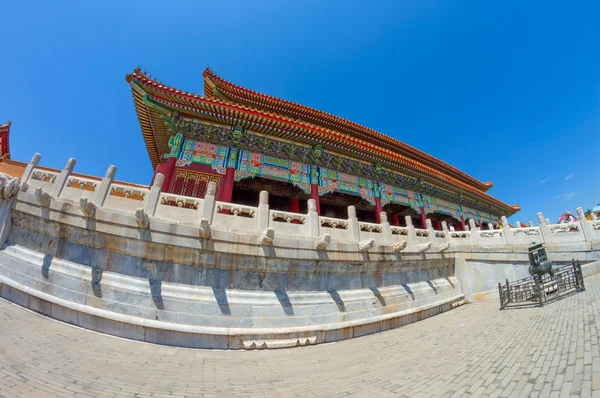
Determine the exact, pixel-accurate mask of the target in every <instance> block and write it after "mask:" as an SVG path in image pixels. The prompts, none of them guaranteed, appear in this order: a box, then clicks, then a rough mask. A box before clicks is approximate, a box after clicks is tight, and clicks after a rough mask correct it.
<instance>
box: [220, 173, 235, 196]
mask: <svg viewBox="0 0 600 398" xmlns="http://www.w3.org/2000/svg"><path fill="white" fill-rule="evenodd" d="M234 176H235V169H234V168H231V167H228V168H226V169H225V177H223V179H222V180H221V190H220V192H219V199H218V200H219V201H221V202H227V203H231V197H232V196H233V177H234Z"/></svg>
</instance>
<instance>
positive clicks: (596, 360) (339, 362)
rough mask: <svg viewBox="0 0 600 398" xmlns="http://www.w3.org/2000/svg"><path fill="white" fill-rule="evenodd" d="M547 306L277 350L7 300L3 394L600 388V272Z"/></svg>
mask: <svg viewBox="0 0 600 398" xmlns="http://www.w3.org/2000/svg"><path fill="white" fill-rule="evenodd" d="M587 288H588V290H587V291H586V292H585V293H582V294H577V295H574V296H571V297H568V298H566V299H563V300H561V301H558V302H556V303H553V304H551V305H547V306H546V307H544V308H541V309H538V308H532V309H521V310H510V311H499V310H498V306H497V304H498V303H497V302H496V301H490V302H485V303H477V304H470V305H466V306H463V307H461V308H458V309H456V310H453V311H450V312H448V313H445V314H442V315H438V316H436V317H433V318H430V319H427V320H424V321H422V322H418V323H415V324H412V325H409V326H405V327H403V328H400V329H396V330H392V331H387V332H384V333H379V334H376V335H371V336H367V337H363V338H359V339H354V340H348V341H344V342H339V343H333V344H326V345H319V346H314V347H306V348H297V349H290V350H276V351H251V352H248V351H208V350H193V349H181V348H173V347H165V346H159V345H153V344H146V343H140V342H135V341H128V340H124V339H120V338H115V337H111V336H107V335H102V334H99V333H95V332H91V331H87V330H84V329H80V328H77V327H73V326H69V325H66V324H63V323H60V322H56V321H53V320H51V319H49V318H45V317H42V316H39V315H37V314H35V313H32V312H30V311H27V310H25V309H23V308H21V307H18V306H16V305H13V304H11V303H8V302H6V301H0V396H6V397H18V396H22V397H37V396H48V397H58V396H69V397H71V396H75V397H80V396H81V397H87V396H90V397H113V396H119V397H120V396H137V397H155V396H156V397H167V396H169V397H172V396H191V397H198V396H224V397H225V396H233V395H236V396H238V395H239V396H252V397H258V396H269V397H272V396H282V397H292V396H320V397H328V396H366V397H376V396H415V397H416V396H421V397H432V396H448V397H451V396H452V397H463V396H468V395H472V396H477V397H480V396H502V397H507V396H510V397H512V396H515V397H520V396H532V397H534V396H543V397H546V396H550V397H552V396H556V397H559V396H560V397H569V396H598V397H600V350H599V345H598V331H599V329H600V315H599V310H600V304H599V302H600V301H599V299H600V278H598V277H592V278H589V279H588V280H587Z"/></svg>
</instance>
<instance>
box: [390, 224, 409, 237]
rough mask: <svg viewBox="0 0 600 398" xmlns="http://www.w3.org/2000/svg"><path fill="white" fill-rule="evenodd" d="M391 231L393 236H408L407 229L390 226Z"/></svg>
mask: <svg viewBox="0 0 600 398" xmlns="http://www.w3.org/2000/svg"><path fill="white" fill-rule="evenodd" d="M390 229H391V230H392V234H394V235H408V228H407V227H398V226H395V225H393V226H390Z"/></svg>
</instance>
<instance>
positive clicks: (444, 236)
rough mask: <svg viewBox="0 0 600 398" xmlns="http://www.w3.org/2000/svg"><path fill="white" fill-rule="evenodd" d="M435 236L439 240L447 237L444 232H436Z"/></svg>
mask: <svg viewBox="0 0 600 398" xmlns="http://www.w3.org/2000/svg"><path fill="white" fill-rule="evenodd" d="M433 236H435V237H436V238H439V239H445V238H446V236H447V235H446V232H444V231H434V233H433Z"/></svg>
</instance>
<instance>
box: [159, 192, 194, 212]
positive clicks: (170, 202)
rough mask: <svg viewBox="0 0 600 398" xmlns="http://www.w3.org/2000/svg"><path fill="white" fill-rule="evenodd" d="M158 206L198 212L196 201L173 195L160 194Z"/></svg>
mask: <svg viewBox="0 0 600 398" xmlns="http://www.w3.org/2000/svg"><path fill="white" fill-rule="evenodd" d="M160 204H161V205H163V206H172V207H179V208H183V209H192V210H198V205H199V204H200V202H199V201H198V199H195V198H190V197H187V196H181V195H175V194H166V193H164V194H161V196H160Z"/></svg>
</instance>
